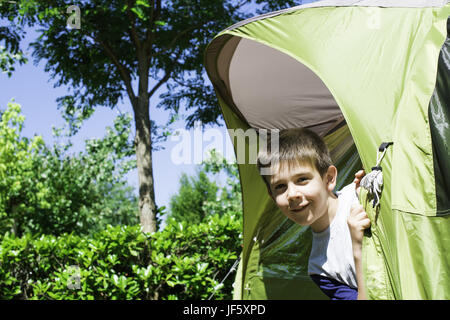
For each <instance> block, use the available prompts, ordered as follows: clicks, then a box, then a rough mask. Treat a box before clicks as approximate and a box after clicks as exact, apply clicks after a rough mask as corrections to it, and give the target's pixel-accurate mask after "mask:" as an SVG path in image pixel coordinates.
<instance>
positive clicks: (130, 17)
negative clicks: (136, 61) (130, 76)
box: [127, 1, 142, 52]
mask: <svg viewBox="0 0 450 320" xmlns="http://www.w3.org/2000/svg"><path fill="white" fill-rule="evenodd" d="M135 4H136V1H131V2H130V1H127V17H128V20H129V21H130V25H131V29H130V30H128V32H129V34H130V38H131V41H133V43H134V45H135V46H136V48H137V51H138V52H139V51H140V50H141V47H142V44H141V41H139V36H138V34H137V32H136V26H135V25H134V19H133V14H132V13H131V11H130V7H131V6H134V5H135Z"/></svg>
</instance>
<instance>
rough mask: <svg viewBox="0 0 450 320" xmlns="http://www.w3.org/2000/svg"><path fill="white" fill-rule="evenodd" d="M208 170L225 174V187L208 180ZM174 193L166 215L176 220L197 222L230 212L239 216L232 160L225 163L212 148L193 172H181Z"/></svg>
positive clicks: (238, 197)
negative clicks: (212, 215)
mask: <svg viewBox="0 0 450 320" xmlns="http://www.w3.org/2000/svg"><path fill="white" fill-rule="evenodd" d="M208 173H212V174H214V175H216V176H217V175H219V174H221V173H225V174H226V175H227V183H226V186H225V187H222V188H220V193H219V195H218V191H219V186H217V184H216V183H215V182H214V181H210V180H209V178H208V175H207V174H208ZM179 184H180V188H179V190H178V193H177V194H176V195H174V196H172V198H171V199H170V217H172V218H174V219H175V220H177V221H188V222H191V223H198V222H201V221H203V220H204V219H205V217H206V216H207V215H211V214H219V215H223V214H225V213H230V214H234V215H237V216H238V217H242V201H241V198H242V195H241V185H240V182H239V176H238V168H237V164H236V163H229V162H228V161H227V160H226V159H225V158H224V157H223V156H221V155H219V154H218V153H217V152H216V151H215V150H212V151H211V153H210V156H209V158H208V159H207V160H206V161H204V162H203V163H202V165H201V166H200V167H198V168H197V173H196V176H191V177H189V176H188V175H187V174H185V173H183V175H182V176H181V178H180V181H179Z"/></svg>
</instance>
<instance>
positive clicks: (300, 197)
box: [257, 128, 370, 300]
mask: <svg viewBox="0 0 450 320" xmlns="http://www.w3.org/2000/svg"><path fill="white" fill-rule="evenodd" d="M270 145H271V143H270V142H268V143H267V146H270ZM265 164H267V165H265ZM257 165H258V168H259V169H260V172H261V169H262V168H267V167H270V169H271V172H272V174H271V175H269V176H266V175H263V176H262V177H263V179H264V181H265V183H266V185H267V189H268V192H269V195H270V196H271V198H272V199H273V200H274V201H275V203H276V204H277V205H278V207H279V208H280V210H281V212H282V213H283V214H284V215H285V216H287V217H288V218H289V219H291V220H292V221H294V222H295V223H297V224H299V225H302V226H310V227H311V230H312V234H313V242H312V249H311V254H310V257H309V261H308V274H309V275H310V277H311V279H312V280H313V281H314V282H315V283H316V284H317V285H318V286H319V287H320V289H321V290H322V291H323V292H324V293H325V294H326V295H327V296H328V297H330V298H331V299H336V300H354V299H365V289H364V283H363V280H362V269H361V248H362V237H363V232H364V229H365V228H368V227H369V226H370V220H369V219H368V217H367V214H366V213H365V212H364V210H363V209H362V206H361V205H360V204H359V202H358V196H357V193H356V188H357V187H358V186H359V180H360V179H361V177H362V176H361V171H360V172H358V173H357V174H356V175H355V177H356V179H355V181H354V183H352V184H350V185H348V186H346V187H344V188H343V189H342V190H341V191H339V192H338V193H337V194H335V193H334V188H335V187H336V178H337V169H336V167H335V166H334V165H333V163H332V161H331V158H330V154H329V151H328V148H327V146H326V144H325V142H324V141H323V140H322V138H320V137H319V136H318V135H317V134H316V133H314V132H312V131H311V130H308V129H305V128H301V129H286V130H281V131H280V133H279V149H278V152H271V151H270V150H261V151H260V152H259V154H258V161H257ZM355 182H356V183H355Z"/></svg>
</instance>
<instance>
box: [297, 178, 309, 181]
mask: <svg viewBox="0 0 450 320" xmlns="http://www.w3.org/2000/svg"><path fill="white" fill-rule="evenodd" d="M307 180H308V178H306V177H300V178H298V180H297V181H298V182H305V181H307Z"/></svg>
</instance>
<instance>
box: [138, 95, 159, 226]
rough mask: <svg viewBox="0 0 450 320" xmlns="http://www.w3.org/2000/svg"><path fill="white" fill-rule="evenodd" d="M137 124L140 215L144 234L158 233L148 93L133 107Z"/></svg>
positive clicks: (140, 97) (139, 98) (141, 96)
mask: <svg viewBox="0 0 450 320" xmlns="http://www.w3.org/2000/svg"><path fill="white" fill-rule="evenodd" d="M133 109H134V119H135V124H136V138H135V148H136V159H137V169H138V178H139V213H140V222H141V226H142V231H143V232H150V233H151V232H155V231H156V204H155V190H154V183H153V168H152V151H151V149H152V140H151V128H150V111H149V110H150V109H149V98H148V95H147V93H146V92H141V94H140V95H139V96H138V98H137V99H136V103H135V105H134V106H133Z"/></svg>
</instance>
